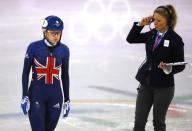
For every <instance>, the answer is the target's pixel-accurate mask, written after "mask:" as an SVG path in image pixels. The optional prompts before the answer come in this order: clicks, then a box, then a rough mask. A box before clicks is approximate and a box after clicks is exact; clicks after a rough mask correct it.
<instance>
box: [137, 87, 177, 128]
mask: <svg viewBox="0 0 192 131" xmlns="http://www.w3.org/2000/svg"><path fill="white" fill-rule="evenodd" d="M173 96H174V88H173V87H171V88H162V89H155V88H153V87H146V86H144V85H141V86H140V88H139V91H138V95H137V100H136V110H135V125H134V131H145V125H146V122H147V118H148V115H149V112H150V109H151V107H152V105H153V125H154V129H155V131H166V124H165V117H166V112H167V110H168V107H169V104H170V103H171V100H172V99H173Z"/></svg>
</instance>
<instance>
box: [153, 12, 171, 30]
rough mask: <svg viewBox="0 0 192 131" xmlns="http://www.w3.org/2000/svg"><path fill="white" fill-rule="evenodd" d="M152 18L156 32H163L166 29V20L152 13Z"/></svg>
mask: <svg viewBox="0 0 192 131" xmlns="http://www.w3.org/2000/svg"><path fill="white" fill-rule="evenodd" d="M153 18H154V26H155V28H156V29H157V30H158V31H160V32H165V31H166V30H167V29H168V25H167V19H166V18H165V17H164V16H162V15H160V14H158V13H154V15H153Z"/></svg>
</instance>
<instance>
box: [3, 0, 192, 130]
mask: <svg viewBox="0 0 192 131" xmlns="http://www.w3.org/2000/svg"><path fill="white" fill-rule="evenodd" d="M165 4H172V5H174V6H175V8H176V10H177V13H178V23H177V26H176V29H175V30H176V32H177V33H178V34H180V35H181V37H182V38H183V41H184V43H185V59H186V61H187V62H188V63H189V64H188V65H187V66H186V69H185V70H184V71H183V72H182V73H179V74H177V75H175V84H176V86H175V97H174V100H173V102H172V104H171V106H170V108H169V111H168V114H167V120H166V121H167V130H168V131H191V130H192V125H191V123H192V90H191V85H192V53H191V50H192V45H191V33H192V30H191V23H192V18H191V12H192V8H191V5H192V1H191V0H183V1H181V0H161V1H153V0H143V1H140V0H134V1H132V0H70V1H69V0H54V1H47V0H1V1H0V39H1V42H0V58H1V61H0V67H1V68H0V131H30V125H29V121H28V118H27V117H26V116H23V115H22V114H21V110H20V101H21V93H22V90H21V75H22V68H23V59H24V55H25V51H26V48H27V46H28V45H29V43H30V42H32V41H36V40H39V39H42V38H43V37H42V36H43V35H42V30H41V25H42V21H43V18H45V17H46V16H48V15H57V16H59V17H61V18H62V19H63V21H64V23H65V29H64V32H63V37H62V42H64V43H65V44H66V45H68V47H69V48H70V52H71V56H70V96H71V112H70V115H69V117H68V118H67V119H65V120H63V119H62V118H61V119H60V121H59V123H58V126H57V128H56V131H131V130H132V128H133V123H134V111H135V99H136V93H137V92H136V88H137V86H138V82H137V81H136V80H135V78H134V77H135V74H136V72H137V69H138V67H139V66H140V63H141V62H142V61H143V60H144V59H145V52H144V45H142V44H141V45H129V44H128V43H127V42H126V40H125V39H126V36H127V33H128V32H129V30H130V28H131V26H132V24H133V22H134V21H139V20H140V19H141V18H142V17H144V16H148V15H151V14H152V13H153V10H154V9H155V8H156V7H157V6H159V5H165ZM144 30H146V31H147V30H149V29H148V27H146V28H145V29H144ZM146 130H147V131H153V125H152V115H151V113H150V116H149V119H148V123H147V127H146Z"/></svg>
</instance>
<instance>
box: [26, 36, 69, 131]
mask: <svg viewBox="0 0 192 131" xmlns="http://www.w3.org/2000/svg"><path fill="white" fill-rule="evenodd" d="M68 67H69V48H68V47H67V46H66V45H64V44H62V43H60V42H59V43H57V44H56V46H54V47H49V46H48V45H47V44H46V40H45V39H43V40H39V41H36V42H33V43H31V44H30V45H29V46H28V48H27V52H26V56H25V60H24V68H23V74H22V87H23V96H29V99H30V110H29V113H28V114H29V119H30V123H31V125H33V127H32V128H33V130H34V131H44V130H45V131H51V130H53V129H54V128H55V126H56V125H57V122H58V119H59V116H60V112H61V108H62V102H63V94H64V101H67V100H69V74H68ZM31 68H32V80H31V82H30V85H29V74H30V70H31ZM60 71H61V72H60ZM60 78H61V81H62V85H61V83H60ZM28 85H29V86H28ZM61 87H62V88H61ZM62 92H63V93H62ZM46 114H47V115H46ZM34 116H39V117H38V118H37V117H34ZM41 116H42V117H41ZM44 116H46V118H47V120H44ZM45 121H46V123H45ZM46 124H47V125H46ZM41 125H42V126H41ZM44 128H46V129H44Z"/></svg>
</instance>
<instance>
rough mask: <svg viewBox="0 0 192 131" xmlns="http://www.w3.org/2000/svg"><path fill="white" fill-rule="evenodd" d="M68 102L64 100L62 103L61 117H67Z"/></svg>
mask: <svg viewBox="0 0 192 131" xmlns="http://www.w3.org/2000/svg"><path fill="white" fill-rule="evenodd" d="M69 104H70V102H69V101H66V102H64V104H63V118H66V117H68V114H69V111H70V105H69Z"/></svg>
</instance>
